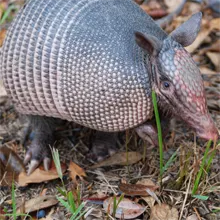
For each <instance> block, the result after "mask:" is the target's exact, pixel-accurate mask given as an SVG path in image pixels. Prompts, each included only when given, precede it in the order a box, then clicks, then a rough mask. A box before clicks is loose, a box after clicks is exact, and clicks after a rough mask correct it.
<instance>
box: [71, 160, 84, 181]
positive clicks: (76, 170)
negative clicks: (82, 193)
mask: <svg viewBox="0 0 220 220" xmlns="http://www.w3.org/2000/svg"><path fill="white" fill-rule="evenodd" d="M68 170H69V171H70V178H71V179H72V180H73V181H74V182H76V181H77V180H76V178H77V176H78V177H79V178H80V179H81V180H82V179H83V177H86V173H85V171H84V169H83V168H81V167H80V166H78V165H77V164H75V163H74V162H72V161H71V162H70V165H69V168H68Z"/></svg>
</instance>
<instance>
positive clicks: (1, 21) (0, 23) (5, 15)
mask: <svg viewBox="0 0 220 220" xmlns="http://www.w3.org/2000/svg"><path fill="white" fill-rule="evenodd" d="M16 9H18V8H17V6H16V5H10V6H9V7H8V8H7V10H6V11H5V12H4V14H3V16H2V18H1V20H0V25H2V24H3V23H4V22H5V21H6V19H7V18H8V17H9V15H10V13H11V12H12V11H13V10H16Z"/></svg>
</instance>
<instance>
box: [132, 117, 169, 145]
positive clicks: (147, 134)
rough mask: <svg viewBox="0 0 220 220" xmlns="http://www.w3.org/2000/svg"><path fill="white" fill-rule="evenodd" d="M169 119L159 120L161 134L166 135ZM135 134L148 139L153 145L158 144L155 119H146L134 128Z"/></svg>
mask: <svg viewBox="0 0 220 220" xmlns="http://www.w3.org/2000/svg"><path fill="white" fill-rule="evenodd" d="M169 125H170V120H169V119H164V118H163V119H162V120H161V128H162V135H163V137H166V135H167V133H168V131H169ZM135 130H136V132H137V134H138V135H139V136H140V137H141V138H142V139H143V140H145V141H148V142H149V143H151V144H152V145H153V146H158V133H157V128H156V122H155V120H151V121H147V122H145V123H144V124H142V125H140V126H138V127H136V128H135Z"/></svg>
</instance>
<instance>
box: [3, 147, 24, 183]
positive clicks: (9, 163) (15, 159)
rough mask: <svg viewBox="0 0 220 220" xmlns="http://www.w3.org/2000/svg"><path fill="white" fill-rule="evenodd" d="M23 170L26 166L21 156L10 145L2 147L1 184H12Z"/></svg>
mask: <svg viewBox="0 0 220 220" xmlns="http://www.w3.org/2000/svg"><path fill="white" fill-rule="evenodd" d="M21 172H25V167H24V164H23V162H22V160H21V159H20V157H19V156H18V155H17V154H16V153H15V152H14V151H13V150H12V149H10V148H8V147H6V146H2V147H0V185H1V186H11V184H12V182H13V181H14V180H17V178H18V175H19V174H20V173H21Z"/></svg>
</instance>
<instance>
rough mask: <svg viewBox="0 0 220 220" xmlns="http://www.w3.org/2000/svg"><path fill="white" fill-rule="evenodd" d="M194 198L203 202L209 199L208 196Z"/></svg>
mask: <svg viewBox="0 0 220 220" xmlns="http://www.w3.org/2000/svg"><path fill="white" fill-rule="evenodd" d="M192 197H194V198H197V199H200V200H202V201H206V200H207V199H208V198H209V197H208V196H202V195H193V196H192Z"/></svg>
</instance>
